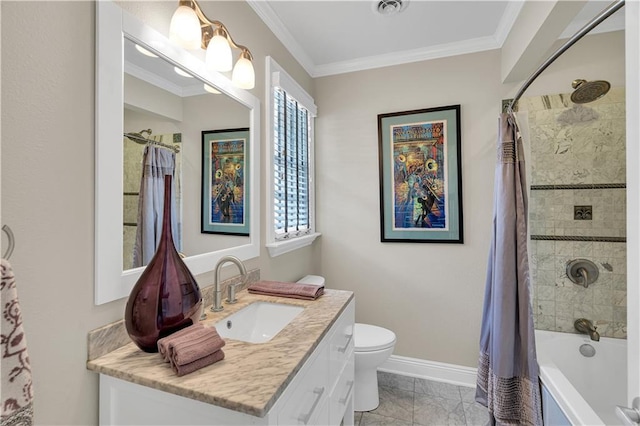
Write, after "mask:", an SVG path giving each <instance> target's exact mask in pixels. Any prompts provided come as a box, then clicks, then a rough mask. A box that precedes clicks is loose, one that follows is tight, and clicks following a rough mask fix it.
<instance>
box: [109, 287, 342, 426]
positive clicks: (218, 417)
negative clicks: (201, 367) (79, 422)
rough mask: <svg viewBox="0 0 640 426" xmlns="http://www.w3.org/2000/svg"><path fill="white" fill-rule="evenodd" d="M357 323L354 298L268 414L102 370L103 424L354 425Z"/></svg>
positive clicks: (213, 379)
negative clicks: (237, 408) (222, 404)
mask: <svg viewBox="0 0 640 426" xmlns="http://www.w3.org/2000/svg"><path fill="white" fill-rule="evenodd" d="M354 322H355V306H354V301H353V299H352V300H351V302H350V303H349V304H348V305H347V306H346V307H345V309H344V310H343V311H342V313H341V314H340V316H339V317H338V319H337V320H336V321H335V322H334V323H333V325H332V326H331V328H330V330H329V331H328V332H327V333H326V334H325V336H324V337H323V338H322V340H320V342H319V344H318V345H317V346H316V348H315V349H314V350H313V352H312V353H311V355H310V356H309V357H308V358H307V360H306V361H305V362H304V364H303V366H302V367H301V368H300V370H299V371H298V373H297V374H296V375H295V377H294V378H293V379H292V380H291V382H290V383H289V385H288V386H287V387H286V388H285V389H284V391H283V392H282V393H281V395H280V397H279V398H278V400H277V401H276V402H275V403H274V405H273V406H272V407H271V409H270V410H269V411H268V412H267V413H266V415H265V416H264V417H257V416H252V415H249V414H245V413H242V412H241V411H235V410H232V409H229V408H223V407H220V406H217V405H213V404H207V403H205V402H201V401H197V400H195V399H190V398H187V397H185V396H179V395H175V394H172V393H170V392H167V391H160V390H158V389H154V388H151V387H147V386H143V385H139V384H135V383H131V382H128V381H124V380H121V379H117V378H114V377H111V376H109V375H105V374H100V424H101V425H125V424H129V425H131V424H136V425H143V424H153V425H164V424H171V425H177V424H188V425H318V426H320V425H322V426H326V425H336V426H338V425H340V424H341V422H342V423H343V424H344V425H353V424H354V416H353V383H354V345H353V328H354ZM247 374H251V372H250V371H248V372H247ZM211 386H216V383H215V377H212V378H211Z"/></svg>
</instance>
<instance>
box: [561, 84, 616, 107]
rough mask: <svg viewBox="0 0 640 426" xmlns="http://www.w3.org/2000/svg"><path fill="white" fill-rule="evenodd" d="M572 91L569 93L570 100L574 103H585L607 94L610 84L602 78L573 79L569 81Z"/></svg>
mask: <svg viewBox="0 0 640 426" xmlns="http://www.w3.org/2000/svg"><path fill="white" fill-rule="evenodd" d="M571 87H573V88H574V89H576V90H574V92H573V93H572V94H571V102H573V103H574V104H586V103H589V102H593V101H595V100H597V99H600V98H601V97H603V96H604V95H606V94H607V92H608V91H609V89H610V88H611V84H609V82H608V81H604V80H594V81H587V80H582V79H578V80H573V82H572V83H571Z"/></svg>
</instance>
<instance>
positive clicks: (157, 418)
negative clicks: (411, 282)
mask: <svg viewBox="0 0 640 426" xmlns="http://www.w3.org/2000/svg"><path fill="white" fill-rule="evenodd" d="M238 299H239V301H238V303H237V304H235V305H225V308H224V311H222V312H217V313H214V312H210V311H209V307H207V308H205V311H206V312H207V319H206V320H204V321H203V323H204V324H205V325H210V326H213V324H215V323H216V322H218V321H220V320H222V319H223V318H225V317H227V316H229V315H231V314H233V313H235V312H238V311H240V310H241V309H243V308H244V307H246V306H248V305H250V304H252V303H257V302H272V303H273V302H275V303H281V304H289V305H296V306H301V307H303V308H304V310H303V311H302V312H301V313H300V314H298V315H297V316H296V317H295V318H294V319H293V320H291V322H290V323H289V324H288V325H286V326H285V327H284V328H283V329H282V331H280V332H279V333H278V334H277V335H276V336H275V337H273V338H272V339H271V340H269V341H267V342H265V343H247V342H242V341H238V340H233V339H230V338H227V339H226V342H227V343H226V346H225V347H224V348H223V351H224V352H225V359H224V360H223V361H220V362H218V363H216V364H213V365H210V366H207V367H205V368H202V369H200V370H198V371H196V372H194V373H191V374H188V375H186V376H183V377H177V376H176V375H175V374H174V372H173V370H171V368H170V366H169V364H167V363H164V362H163V361H162V359H161V358H160V355H159V354H157V353H153V354H151V353H145V352H143V351H141V350H140V349H138V347H137V346H135V345H134V344H133V343H128V344H126V345H124V346H122V347H120V348H118V349H115V350H114V351H112V352H109V353H107V354H105V355H103V356H100V357H99V358H96V359H93V360H89V361H88V362H87V368H88V369H90V370H92V371H95V372H97V373H100V424H102V425H107V424H109V425H111V424H153V425H160V424H189V425H197V424H207V425H250V424H251V425H297V424H302V425H340V424H341V422H343V424H345V425H353V385H354V342H353V327H354V322H355V306H354V298H353V293H352V292H349V291H340V290H328V289H327V290H325V294H324V295H323V296H322V297H320V298H319V299H317V300H315V301H306V300H298V299H289V298H280V297H270V296H262V295H254V294H249V293H247V292H246V291H243V292H241V293H239V295H238Z"/></svg>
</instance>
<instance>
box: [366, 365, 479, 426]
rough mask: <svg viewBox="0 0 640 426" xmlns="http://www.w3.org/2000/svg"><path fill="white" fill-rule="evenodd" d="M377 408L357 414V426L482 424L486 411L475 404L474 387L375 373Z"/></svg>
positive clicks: (465, 425) (466, 425)
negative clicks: (377, 397)
mask: <svg viewBox="0 0 640 426" xmlns="http://www.w3.org/2000/svg"><path fill="white" fill-rule="evenodd" d="M378 390H379V393H380V405H379V406H378V408H376V409H375V410H372V411H364V412H356V413H355V424H356V426H358V425H359V426H370V425H388V426H417V425H420V426H431V425H434V426H435V425H437V426H441V425H462V426H468V425H474V426H475V425H479V426H480V425H485V424H486V423H487V421H488V420H489V416H488V414H487V409H486V408H485V407H483V406H481V405H480V404H477V403H476V402H475V401H474V395H475V388H469V387H464V386H455V385H450V384H448V383H440V382H434V381H430V380H425V379H415V378H413V377H406V376H400V375H397V374H390V373H384V372H378Z"/></svg>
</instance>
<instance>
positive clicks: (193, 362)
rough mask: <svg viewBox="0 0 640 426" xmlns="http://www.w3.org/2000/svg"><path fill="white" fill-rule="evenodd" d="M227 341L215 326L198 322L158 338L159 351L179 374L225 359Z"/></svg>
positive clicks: (182, 374)
mask: <svg viewBox="0 0 640 426" xmlns="http://www.w3.org/2000/svg"><path fill="white" fill-rule="evenodd" d="M224 345H225V341H224V340H223V339H222V337H220V335H219V334H218V332H217V331H216V329H215V327H205V326H204V325H202V324H200V323H198V324H194V325H192V326H189V327H187V328H183V329H182V330H180V331H177V332H175V333H173V334H171V335H169V336H167V337H164V338H162V339H160V340H158V352H160V356H161V357H162V358H163V359H164V360H165V361H166V362H168V363H170V364H171V368H172V369H173V371H175V373H176V374H177V375H178V376H184V375H185V374H189V373H192V372H194V371H196V370H198V369H200V368H202V367H206V366H207V365H211V364H213V363H215V362H218V361H221V360H223V359H224V352H222V347H223V346H224Z"/></svg>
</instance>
